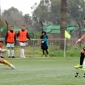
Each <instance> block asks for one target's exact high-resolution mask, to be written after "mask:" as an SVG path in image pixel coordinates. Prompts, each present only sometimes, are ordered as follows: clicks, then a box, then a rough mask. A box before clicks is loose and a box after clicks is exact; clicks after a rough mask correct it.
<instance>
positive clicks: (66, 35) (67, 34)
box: [65, 30, 71, 39]
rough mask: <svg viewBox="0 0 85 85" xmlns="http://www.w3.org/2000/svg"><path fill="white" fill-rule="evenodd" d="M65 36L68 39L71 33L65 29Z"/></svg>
mask: <svg viewBox="0 0 85 85" xmlns="http://www.w3.org/2000/svg"><path fill="white" fill-rule="evenodd" d="M65 38H68V39H70V38H71V35H70V34H69V33H68V32H67V31H66V30H65Z"/></svg>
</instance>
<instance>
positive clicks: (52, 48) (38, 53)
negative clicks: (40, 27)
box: [0, 38, 84, 57]
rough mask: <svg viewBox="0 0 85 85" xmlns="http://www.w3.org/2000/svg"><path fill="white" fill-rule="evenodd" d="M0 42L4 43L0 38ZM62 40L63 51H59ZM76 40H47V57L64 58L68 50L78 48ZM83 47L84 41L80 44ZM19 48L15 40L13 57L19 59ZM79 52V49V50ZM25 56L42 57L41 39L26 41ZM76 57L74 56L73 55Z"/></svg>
mask: <svg viewBox="0 0 85 85" xmlns="http://www.w3.org/2000/svg"><path fill="white" fill-rule="evenodd" d="M0 40H3V41H4V38H0ZM61 40H63V43H64V49H63V50H60V42H61ZM76 40H77V39H76V38H75V39H74V38H72V39H70V40H69V39H61V38H57V39H48V41H49V49H48V51H49V56H50V57H66V51H68V50H70V49H74V48H76V47H78V46H79V44H77V45H75V42H76ZM81 43H82V45H84V41H83V42H81ZM19 51H20V46H19V42H18V40H17V45H16V46H15V56H17V57H19V53H20V52H19ZM79 51H80V49H79ZM25 55H26V56H27V57H42V50H41V39H33V40H31V41H30V40H27V45H26V48H25ZM75 56H76V55H75Z"/></svg>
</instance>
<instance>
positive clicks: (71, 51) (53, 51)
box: [3, 45, 84, 58]
mask: <svg viewBox="0 0 85 85" xmlns="http://www.w3.org/2000/svg"><path fill="white" fill-rule="evenodd" d="M83 47H84V46H82V47H78V46H77V47H71V46H67V50H66V56H68V57H75V56H76V57H79V56H80V50H81V49H82V48H83ZM4 48H6V47H4ZM14 50H15V56H16V57H17V58H19V57H20V50H21V48H20V46H15V48H14ZM48 51H49V56H50V57H63V56H64V51H63V50H60V49H59V46H56V45H50V46H49V49H48ZM33 53H34V54H33ZM25 55H26V57H42V50H41V48H40V47H34V48H33V47H31V46H26V47H25ZM33 55H34V56H33ZM3 56H5V57H7V53H4V54H3Z"/></svg>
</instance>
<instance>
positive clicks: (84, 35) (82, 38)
mask: <svg viewBox="0 0 85 85" xmlns="http://www.w3.org/2000/svg"><path fill="white" fill-rule="evenodd" d="M84 39H85V33H84V34H83V36H82V37H81V38H80V39H78V40H77V41H76V43H78V42H80V41H82V40H84Z"/></svg>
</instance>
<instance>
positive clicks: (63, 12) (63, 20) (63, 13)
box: [60, 0, 67, 50]
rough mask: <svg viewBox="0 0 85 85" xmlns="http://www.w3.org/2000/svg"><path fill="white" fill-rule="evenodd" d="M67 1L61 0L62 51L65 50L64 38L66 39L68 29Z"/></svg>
mask: <svg viewBox="0 0 85 85" xmlns="http://www.w3.org/2000/svg"><path fill="white" fill-rule="evenodd" d="M66 13H67V0H61V21H60V36H61V39H63V40H61V42H60V49H61V50H64V38H65V29H66V21H67V14H66Z"/></svg>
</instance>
